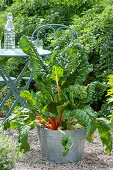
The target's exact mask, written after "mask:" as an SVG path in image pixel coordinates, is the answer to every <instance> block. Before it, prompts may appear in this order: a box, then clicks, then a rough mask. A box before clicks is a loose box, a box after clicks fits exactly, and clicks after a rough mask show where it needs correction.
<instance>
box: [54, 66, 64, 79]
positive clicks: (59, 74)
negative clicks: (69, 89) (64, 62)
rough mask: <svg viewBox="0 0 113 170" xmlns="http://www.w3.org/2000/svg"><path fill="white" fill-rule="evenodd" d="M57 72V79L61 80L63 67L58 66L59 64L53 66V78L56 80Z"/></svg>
mask: <svg viewBox="0 0 113 170" xmlns="http://www.w3.org/2000/svg"><path fill="white" fill-rule="evenodd" d="M55 69H56V70H55ZM56 74H57V79H58V81H59V78H60V77H62V76H63V69H62V68H61V67H57V66H55V65H54V66H53V67H52V74H51V78H52V79H54V80H55V81H56Z"/></svg>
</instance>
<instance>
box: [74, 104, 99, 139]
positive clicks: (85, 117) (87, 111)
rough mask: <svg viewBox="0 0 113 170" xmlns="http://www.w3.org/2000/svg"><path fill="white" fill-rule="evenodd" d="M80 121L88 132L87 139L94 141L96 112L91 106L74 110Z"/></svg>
mask: <svg viewBox="0 0 113 170" xmlns="http://www.w3.org/2000/svg"><path fill="white" fill-rule="evenodd" d="M73 113H74V115H75V117H76V119H77V121H78V123H79V124H80V125H82V126H83V127H84V128H85V129H86V130H87V132H88V135H87V137H86V139H87V140H88V141H89V142H92V134H93V133H94V131H95V130H96V113H95V112H94V111H93V109H92V108H91V107H90V106H85V107H84V108H82V109H76V110H74V111H73Z"/></svg>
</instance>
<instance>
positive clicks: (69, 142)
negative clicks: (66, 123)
mask: <svg viewBox="0 0 113 170" xmlns="http://www.w3.org/2000/svg"><path fill="white" fill-rule="evenodd" d="M61 143H62V145H63V146H64V148H63V150H62V154H63V155H62V156H66V155H67V154H68V152H69V149H70V148H71V147H72V145H73V142H72V138H71V136H70V135H68V134H64V137H63V138H62V141H61Z"/></svg>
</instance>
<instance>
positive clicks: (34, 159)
mask: <svg viewBox="0 0 113 170" xmlns="http://www.w3.org/2000/svg"><path fill="white" fill-rule="evenodd" d="M7 134H8V135H11V136H12V135H13V137H14V139H17V137H18V135H17V133H16V131H12V130H8V131H7ZM29 143H30V146H31V149H30V151H29V152H27V153H26V154H24V156H23V158H22V160H21V161H20V162H18V163H17V167H16V168H15V170H113V152H112V153H111V154H110V155H107V154H106V153H105V151H104V148H103V146H102V144H101V141H100V139H99V136H98V133H97V132H95V140H94V142H93V143H88V142H87V141H86V143H85V148H84V155H83V159H82V161H79V162H77V163H67V164H55V163H52V162H49V161H47V160H44V159H43V158H42V157H41V149H40V143H39V140H38V134H37V128H35V129H34V130H32V131H31V132H30V134H29Z"/></svg>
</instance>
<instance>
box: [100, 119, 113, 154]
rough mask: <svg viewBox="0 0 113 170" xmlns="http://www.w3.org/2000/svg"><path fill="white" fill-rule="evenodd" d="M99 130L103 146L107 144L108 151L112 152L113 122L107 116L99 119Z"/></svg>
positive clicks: (108, 152)
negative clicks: (112, 135) (112, 131)
mask: <svg viewBox="0 0 113 170" xmlns="http://www.w3.org/2000/svg"><path fill="white" fill-rule="evenodd" d="M97 126H98V132H99V135H100V138H101V141H102V144H103V146H104V145H105V146H106V149H105V151H106V153H107V154H110V153H111V151H112V137H111V130H113V123H112V122H110V121H109V120H107V119H105V118H98V119H97Z"/></svg>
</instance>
